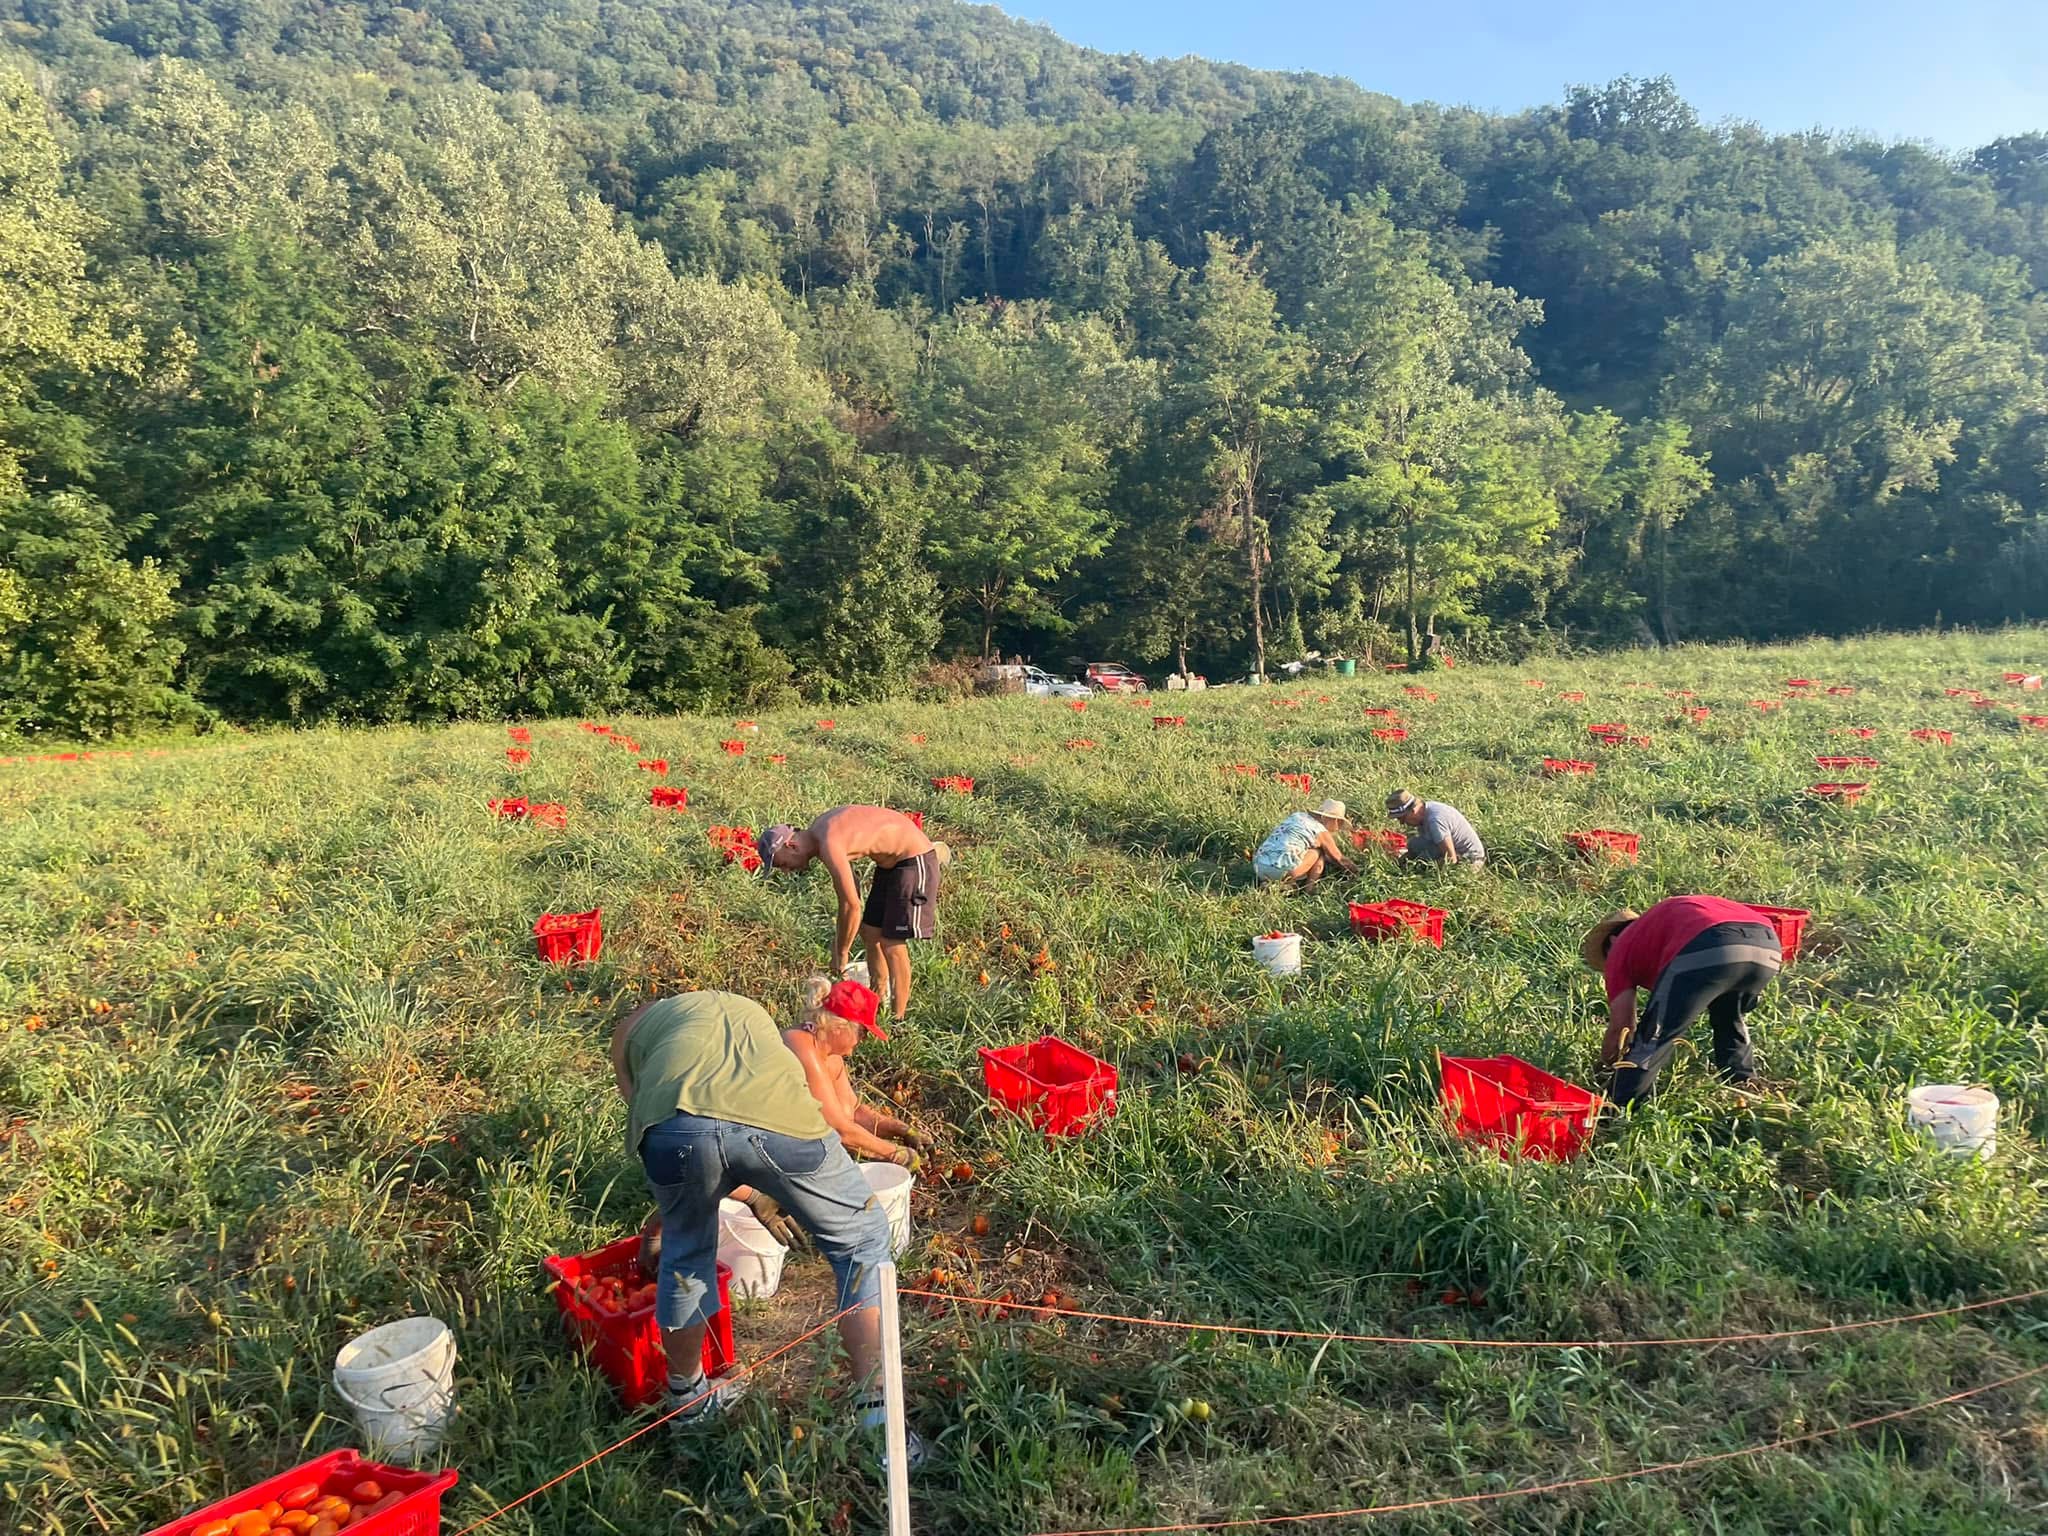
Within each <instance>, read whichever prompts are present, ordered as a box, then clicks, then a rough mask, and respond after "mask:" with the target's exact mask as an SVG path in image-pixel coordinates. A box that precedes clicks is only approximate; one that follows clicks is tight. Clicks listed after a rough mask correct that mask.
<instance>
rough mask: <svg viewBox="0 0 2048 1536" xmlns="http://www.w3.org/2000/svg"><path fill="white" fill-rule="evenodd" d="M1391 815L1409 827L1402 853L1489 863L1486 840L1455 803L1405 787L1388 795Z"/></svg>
mask: <svg viewBox="0 0 2048 1536" xmlns="http://www.w3.org/2000/svg"><path fill="white" fill-rule="evenodd" d="M1387 817H1388V819H1389V820H1392V821H1398V822H1400V823H1401V824H1402V825H1403V826H1405V827H1407V828H1409V829H1410V830H1409V833H1408V850H1407V852H1406V853H1404V854H1402V855H1401V857H1402V858H1404V859H1407V860H1409V861H1411V862H1413V863H1416V864H1465V865H1469V866H1470V867H1471V868H1473V869H1480V868H1483V867H1484V866H1485V864H1486V844H1484V843H1482V842H1481V841H1480V840H1479V833H1478V831H1477V829H1475V828H1474V827H1473V825H1472V823H1471V821H1470V819H1468V818H1467V817H1466V815H1465V813H1464V812H1463V811H1461V810H1459V809H1458V808H1457V807H1456V806H1455V805H1445V804H1444V803H1443V801H1441V800H1425V799H1423V798H1422V797H1421V796H1420V795H1416V794H1411V793H1410V792H1409V791H1407V790H1405V789H1397V790H1395V791H1394V792H1393V793H1392V794H1390V795H1388V796H1387Z"/></svg>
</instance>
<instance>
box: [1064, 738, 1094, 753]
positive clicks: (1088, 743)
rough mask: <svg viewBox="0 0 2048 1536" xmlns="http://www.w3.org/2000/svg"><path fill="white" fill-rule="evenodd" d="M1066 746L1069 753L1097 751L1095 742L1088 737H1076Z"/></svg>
mask: <svg viewBox="0 0 2048 1536" xmlns="http://www.w3.org/2000/svg"><path fill="white" fill-rule="evenodd" d="M1064 745H1065V746H1066V749H1067V750H1068V751H1069V752H1092V751H1094V750H1095V743H1094V741H1093V740H1092V739H1090V738H1089V737H1086V736H1076V737H1074V738H1073V739H1072V740H1071V741H1068V742H1066V743H1065V744H1064Z"/></svg>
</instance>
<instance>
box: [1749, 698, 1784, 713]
mask: <svg viewBox="0 0 2048 1536" xmlns="http://www.w3.org/2000/svg"><path fill="white" fill-rule="evenodd" d="M1749 707H1750V708H1751V709H1754V710H1759V711H1761V712H1762V713H1764V714H1766V715H1768V714H1769V713H1770V712H1771V711H1772V710H1774V709H1783V708H1784V707H1785V701H1784V700H1783V699H1751V700H1750V701H1749Z"/></svg>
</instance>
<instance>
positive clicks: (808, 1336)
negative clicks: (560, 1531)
mask: <svg viewBox="0 0 2048 1536" xmlns="http://www.w3.org/2000/svg"><path fill="white" fill-rule="evenodd" d="M859 1310H860V1308H859V1306H858V1305H855V1306H851V1307H846V1308H844V1309H842V1310H840V1311H838V1312H835V1313H833V1314H832V1315H831V1316H830V1317H828V1318H826V1319H825V1321H823V1322H822V1323H820V1324H818V1326H817V1327H815V1328H813V1329H811V1330H810V1331H809V1332H807V1333H800V1334H798V1335H797V1336H796V1337H795V1338H793V1339H791V1340H790V1341H789V1342H788V1343H787V1344H785V1345H783V1346H782V1347H781V1348H780V1349H773V1350H770V1351H769V1352H768V1353H767V1354H765V1355H763V1356H762V1357H761V1358H760V1359H758V1360H750V1361H748V1362H747V1363H746V1364H744V1365H738V1366H735V1367H733V1369H732V1370H730V1371H727V1372H726V1373H725V1374H724V1375H723V1376H721V1377H719V1378H718V1379H717V1380H716V1381H715V1382H713V1383H711V1384H710V1385H709V1386H707V1387H705V1389H704V1390H703V1391H702V1392H699V1393H698V1394H697V1395H696V1396H695V1397H693V1398H691V1399H690V1400H689V1401H688V1402H687V1403H679V1404H677V1405H676V1406H675V1407H673V1408H671V1409H669V1411H668V1412H667V1413H664V1414H663V1415H662V1416H661V1417H660V1418H658V1419H655V1420H652V1421H651V1422H649V1423H646V1424H643V1425H641V1426H640V1427H639V1428H638V1429H636V1430H634V1431H633V1433H631V1434H630V1435H628V1436H626V1437H625V1438H624V1439H623V1440H615V1441H613V1442H612V1443H611V1444H610V1445H608V1446H606V1447H605V1448H604V1449H603V1450H601V1451H599V1452H597V1453H596V1454H595V1455H591V1456H586V1457H584V1458H583V1459H582V1460H581V1461H579V1462H577V1463H576V1465H575V1466H573V1467H571V1468H569V1470H568V1471H566V1472H562V1473H558V1474H556V1475H555V1476H554V1477H551V1478H549V1479H548V1480H547V1481H546V1482H544V1483H542V1484H541V1485H540V1486H539V1487H538V1488H535V1489H532V1490H530V1491H529V1492H526V1493H522V1494H521V1495H519V1497H518V1498H516V1499H514V1500H513V1501H512V1502H511V1503H510V1504H501V1505H499V1506H498V1507H497V1508H496V1509H494V1510H492V1511H491V1512H490V1513H489V1514H488V1515H485V1516H484V1517H483V1518H482V1519H480V1520H472V1521H471V1522H470V1523H469V1524H468V1525H465V1526H464V1527H463V1528H462V1529H461V1530H459V1531H457V1532H456V1533H455V1536H469V1533H470V1532H471V1531H474V1530H477V1529H478V1528H479V1527H482V1526H486V1525H489V1524H490V1523H491V1522H492V1521H493V1520H495V1519H497V1518H498V1517H499V1516H500V1515H508V1514H510V1513H511V1512H512V1511H513V1510H515V1509H517V1508H518V1507H519V1506H520V1505H522V1504H524V1503H526V1502H527V1501H528V1500H529V1499H537V1498H539V1497H540V1496H541V1495H542V1494H544V1493H546V1492H547V1491H548V1490H549V1489H550V1488H552V1487H554V1486H555V1485H556V1484H557V1483H561V1482H566V1481H567V1480H568V1479H569V1478H572V1477H574V1476H575V1475H576V1474H577V1473H578V1472H581V1471H582V1470H583V1469H584V1468H585V1467H587V1466H589V1465H591V1464H592V1463H593V1462H599V1461H603V1460H604V1459H605V1457H607V1456H609V1455H611V1454H612V1452H614V1451H616V1450H621V1449H623V1448H624V1447H626V1446H629V1445H631V1444H632V1443H633V1442H634V1441H635V1440H638V1439H639V1438H640V1437H641V1436H642V1435H645V1434H650V1433H652V1432H653V1431H654V1430H657V1429H659V1428H661V1426H662V1425H664V1424H666V1423H667V1422H668V1421H669V1420H670V1419H672V1418H674V1417H675V1416H676V1415H677V1414H679V1413H687V1412H689V1411H690V1410H691V1409H692V1408H694V1407H696V1406H697V1405H698V1404H699V1403H701V1402H703V1401H704V1399H706V1398H707V1397H709V1396H711V1394H712V1393H714V1392H716V1391H717V1390H718V1389H719V1387H721V1386H723V1385H724V1384H725V1383H726V1382H728V1381H731V1380H732V1379H733V1378H734V1377H736V1376H745V1375H747V1374H748V1373H749V1372H751V1371H757V1370H759V1369H760V1368H761V1367H762V1366H764V1365H766V1364H767V1363H768V1362H769V1361H771V1360H773V1359H775V1358H776V1357H777V1356H780V1355H786V1354H788V1353H789V1352H790V1351H791V1350H792V1349H795V1348H796V1347H797V1345H799V1344H803V1343H807V1342H809V1341H810V1340H812V1339H815V1338H816V1337H817V1336H818V1335H819V1334H821V1333H823V1332H824V1331H825V1330H826V1329H827V1328H830V1327H831V1326H832V1325H833V1324H834V1323H836V1322H838V1321H839V1320H840V1319H841V1318H842V1317H844V1316H846V1314H847V1313H848V1312H857V1311H859Z"/></svg>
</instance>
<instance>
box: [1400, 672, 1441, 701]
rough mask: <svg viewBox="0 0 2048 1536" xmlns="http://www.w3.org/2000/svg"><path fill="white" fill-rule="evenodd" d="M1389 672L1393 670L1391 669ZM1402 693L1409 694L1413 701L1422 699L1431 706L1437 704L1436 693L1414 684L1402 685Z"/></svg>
mask: <svg viewBox="0 0 2048 1536" xmlns="http://www.w3.org/2000/svg"><path fill="white" fill-rule="evenodd" d="M1389 670H1392V669H1391V668H1390V669H1389ZM1401 691H1402V692H1403V693H1405V694H1407V695H1408V697H1409V698H1411V699H1421V700H1423V701H1424V702H1426V703H1430V704H1434V703H1435V702H1436V695H1435V694H1434V693H1432V692H1430V691H1429V690H1428V689H1427V688H1418V687H1417V686H1416V685H1415V684H1413V683H1403V684H1402V685H1401Z"/></svg>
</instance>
